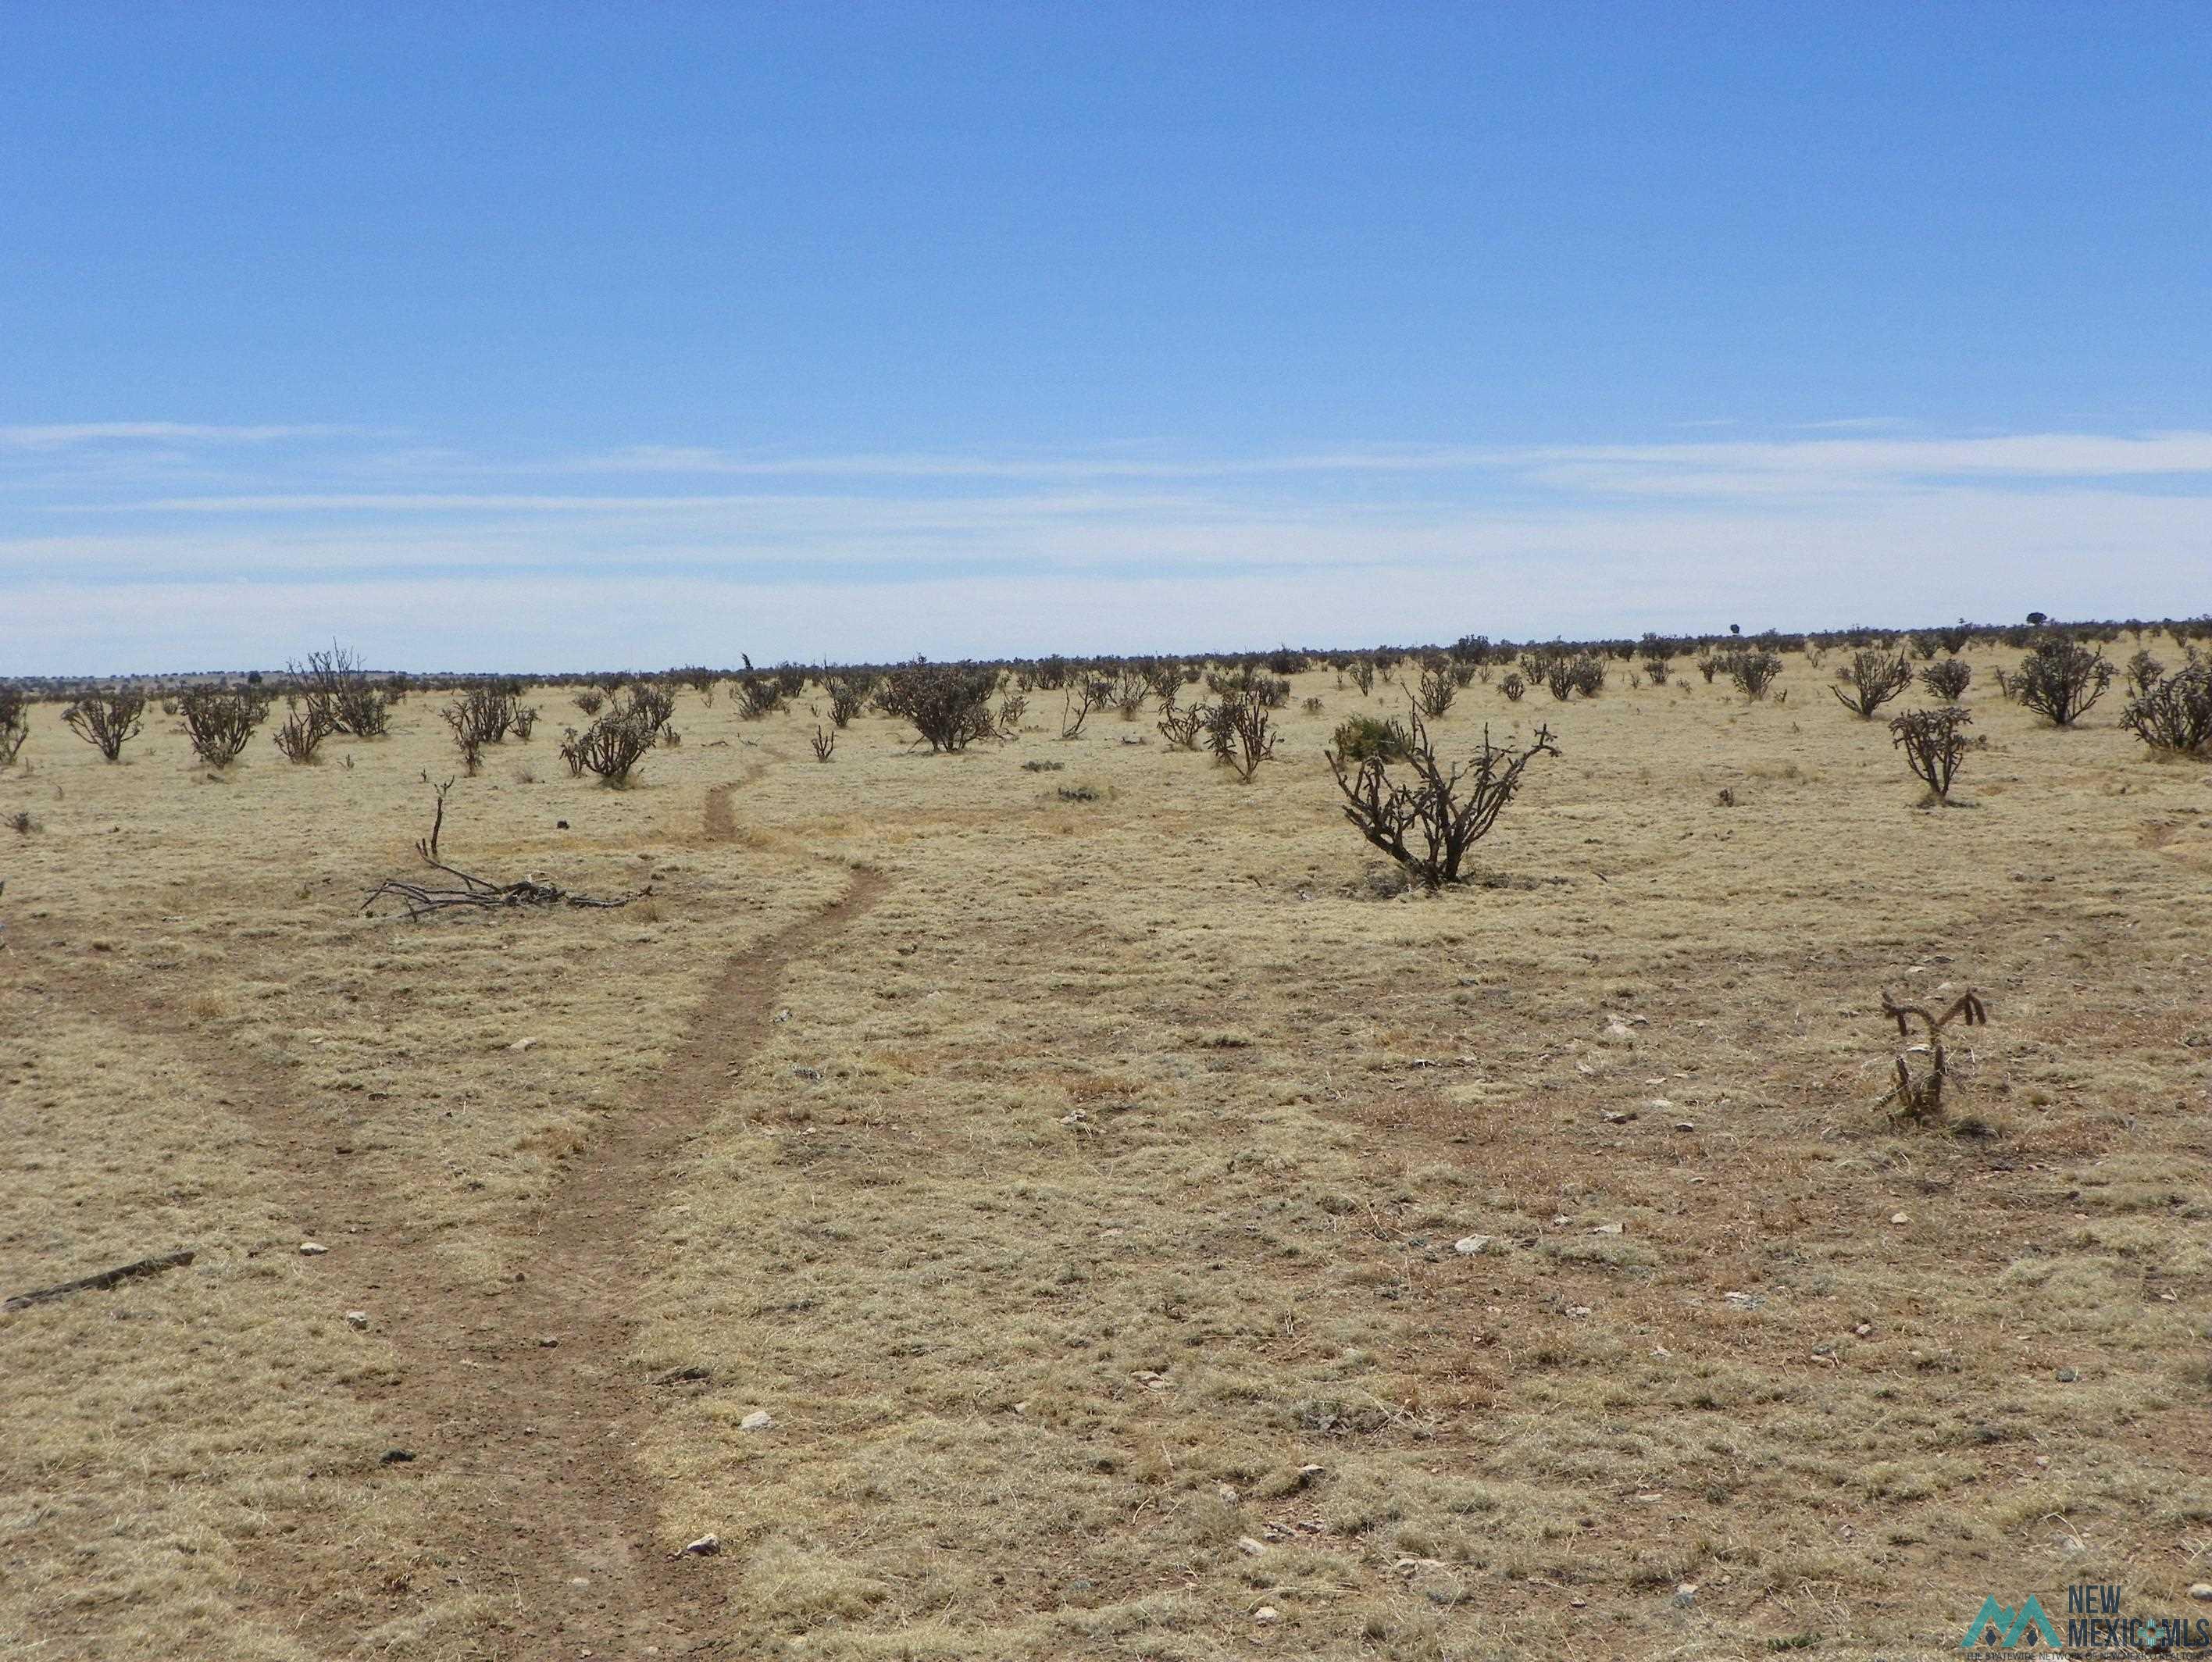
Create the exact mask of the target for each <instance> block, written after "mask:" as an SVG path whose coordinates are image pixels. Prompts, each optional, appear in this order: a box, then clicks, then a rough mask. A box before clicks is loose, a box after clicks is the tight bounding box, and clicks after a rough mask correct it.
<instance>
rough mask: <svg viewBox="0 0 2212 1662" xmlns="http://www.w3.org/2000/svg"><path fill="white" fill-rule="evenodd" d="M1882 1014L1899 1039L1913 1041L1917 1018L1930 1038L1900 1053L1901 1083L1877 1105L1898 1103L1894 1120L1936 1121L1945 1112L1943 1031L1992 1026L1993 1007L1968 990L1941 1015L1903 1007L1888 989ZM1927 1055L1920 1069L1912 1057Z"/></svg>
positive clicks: (1892, 1088) (1883, 1000)
mask: <svg viewBox="0 0 2212 1662" xmlns="http://www.w3.org/2000/svg"><path fill="white" fill-rule="evenodd" d="M1881 1013H1882V1014H1883V1015H1884V1016H1887V1017H1889V1019H1890V1020H1892V1021H1893V1022H1896V1023H1897V1033H1898V1036H1899V1038H1901V1039H1910V1038H1911V1036H1912V1022H1914V1021H1915V1020H1916V1019H1917V1021H1918V1022H1920V1024H1921V1026H1922V1027H1923V1028H1924V1029H1925V1030H1926V1032H1927V1034H1928V1036H1927V1037H1926V1038H1925V1039H1924V1040H1922V1041H1921V1042H1920V1043H1918V1044H1917V1045H1913V1044H1908V1045H1906V1046H1905V1047H1904V1048H1903V1049H1901V1050H1899V1052H1897V1083H1895V1084H1893V1085H1892V1086H1891V1087H1890V1088H1889V1090H1888V1092H1887V1095H1884V1096H1883V1097H1882V1099H1881V1101H1880V1102H1878V1103H1876V1104H1875V1107H1887V1105H1888V1104H1890V1103H1892V1102H1894V1103H1896V1104H1897V1107H1895V1108H1894V1109H1893V1110H1892V1113H1893V1117H1895V1118H1897V1119H1936V1118H1937V1117H1938V1116H1940V1115H1941V1114H1942V1111H1943V1081H1944V1078H1945V1077H1946V1058H1945V1056H1944V1052H1943V1029H1944V1028H1948V1027H1949V1026H1950V1025H1951V1023H1952V1022H1957V1021H1963V1022H1965V1024H1966V1026H1968V1027H1970V1028H1972V1027H1986V1026H1988V1025H1989V1020H1990V1012H1989V1007H1988V1006H1987V1005H1985V1004H1983V1003H1982V999H1981V995H1980V994H1979V993H1978V992H1975V991H1974V990H1973V988H1972V987H1968V988H1967V989H1966V991H1965V992H1962V993H1960V995H1959V996H1958V997H1957V998H1954V1000H1952V1002H1951V1003H1950V1004H1949V1005H1948V1007H1947V1008H1946V1009H1945V1010H1944V1011H1943V1013H1942V1015H1940V1016H1938V1015H1936V1014H1934V1013H1933V1012H1931V1011H1930V1010H1928V1009H1927V1007H1926V1006H1924V1005H1922V1004H1899V1003H1897V1002H1896V1001H1895V1000H1894V999H1893V998H1891V997H1890V996H1889V992H1888V990H1887V988H1885V989H1884V990H1883V992H1882V995H1881ZM1917 1056H1924V1057H1926V1058H1928V1060H1927V1064H1926V1065H1925V1066H1924V1067H1920V1068H1916V1067H1915V1066H1914V1065H1913V1062H1912V1058H1914V1057H1917Z"/></svg>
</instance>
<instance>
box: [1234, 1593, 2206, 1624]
mask: <svg viewBox="0 0 2212 1662" xmlns="http://www.w3.org/2000/svg"><path fill="white" fill-rule="evenodd" d="M2205 1596H2206V1597H2207V1598H2212V1587H2208V1588H2206V1589H2205ZM1252 1619H1253V1620H1254V1621H1255V1622H1257V1623H1260V1624H1261V1626H1263V1627H1264V1626H1265V1625H1267V1623H1270V1622H1279V1621H1281V1620H1282V1619H1283V1613H1282V1611H1280V1610H1277V1609H1276V1608H1275V1607H1274V1606H1273V1604H1262V1605H1261V1606H1260V1608H1259V1609H1257V1610H1254V1611H1253V1612H1252Z"/></svg>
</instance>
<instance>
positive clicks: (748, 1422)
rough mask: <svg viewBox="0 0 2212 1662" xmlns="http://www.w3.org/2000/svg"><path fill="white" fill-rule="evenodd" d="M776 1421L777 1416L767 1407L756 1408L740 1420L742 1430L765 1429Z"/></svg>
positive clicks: (739, 1424)
mask: <svg viewBox="0 0 2212 1662" xmlns="http://www.w3.org/2000/svg"><path fill="white" fill-rule="evenodd" d="M774 1424H775V1416H774V1415H773V1414H770V1413H769V1411H768V1410H766V1409H765V1408H756V1409H755V1410H753V1411H752V1412H751V1413H750V1414H748V1415H746V1416H744V1418H743V1419H742V1420H739V1421H738V1430H740V1431H765V1430H767V1429H768V1428H769V1427H770V1426H772V1425H774Z"/></svg>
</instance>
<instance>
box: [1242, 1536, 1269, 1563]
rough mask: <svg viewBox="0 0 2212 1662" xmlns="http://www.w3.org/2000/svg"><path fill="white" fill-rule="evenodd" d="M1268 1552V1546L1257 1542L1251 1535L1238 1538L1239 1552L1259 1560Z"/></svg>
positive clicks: (1262, 1542)
mask: <svg viewBox="0 0 2212 1662" xmlns="http://www.w3.org/2000/svg"><path fill="white" fill-rule="evenodd" d="M1266 1550H1267V1543H1266V1542H1265V1541H1259V1540H1255V1539H1254V1538H1252V1537H1251V1536H1249V1535H1240V1536H1238V1537H1237V1551H1239V1552H1242V1553H1247V1554H1249V1555H1250V1556H1252V1557H1255V1558H1257V1557H1258V1556H1260V1555H1261V1553H1263V1552H1265V1551H1266Z"/></svg>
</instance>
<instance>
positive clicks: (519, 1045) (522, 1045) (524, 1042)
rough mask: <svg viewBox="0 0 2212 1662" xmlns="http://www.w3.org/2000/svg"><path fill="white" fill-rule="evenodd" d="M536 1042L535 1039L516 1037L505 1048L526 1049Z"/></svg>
mask: <svg viewBox="0 0 2212 1662" xmlns="http://www.w3.org/2000/svg"><path fill="white" fill-rule="evenodd" d="M537 1042H538V1041H537V1040H535V1039H518V1040H515V1041H514V1042H513V1044H511V1045H509V1046H507V1048H508V1049H509V1050H528V1049H529V1048H530V1047H531V1046H532V1045H534V1044H536V1043H537Z"/></svg>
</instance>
